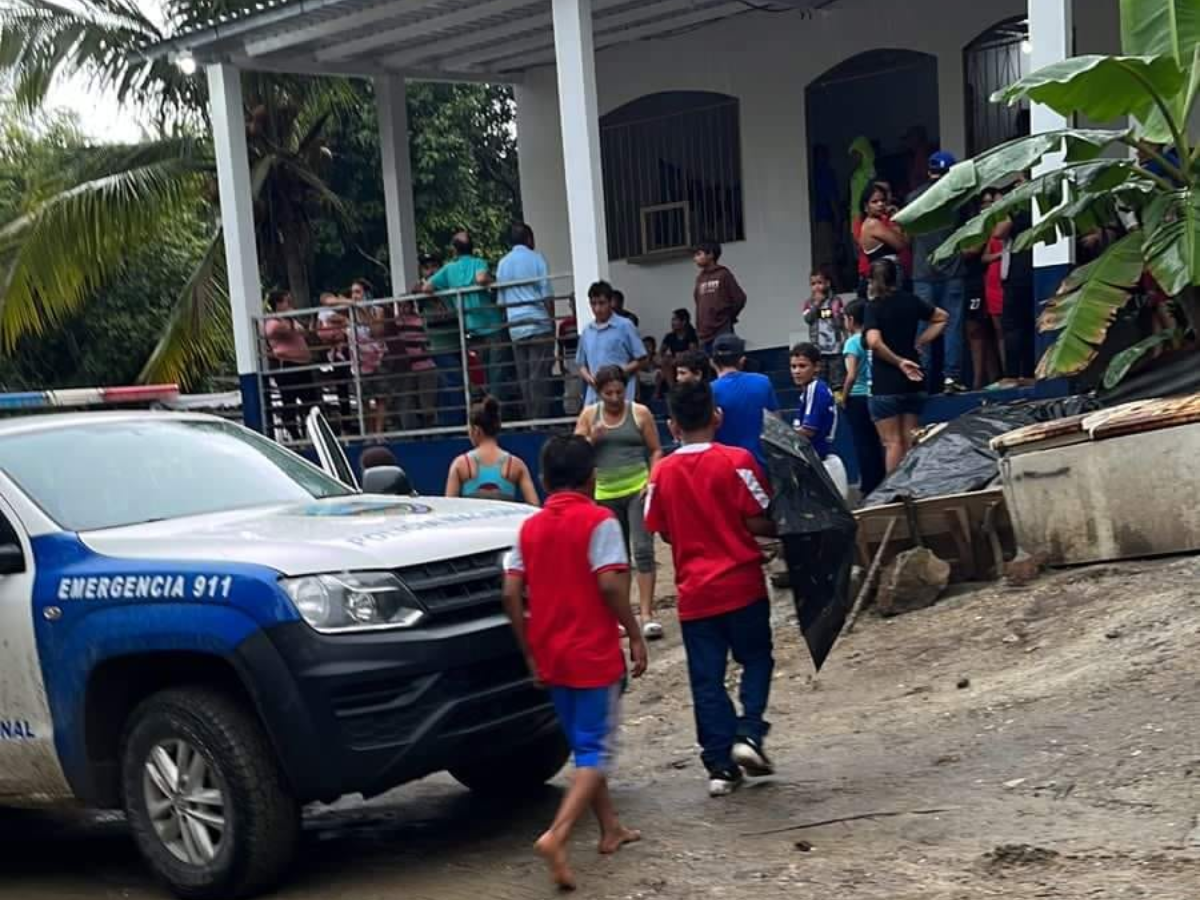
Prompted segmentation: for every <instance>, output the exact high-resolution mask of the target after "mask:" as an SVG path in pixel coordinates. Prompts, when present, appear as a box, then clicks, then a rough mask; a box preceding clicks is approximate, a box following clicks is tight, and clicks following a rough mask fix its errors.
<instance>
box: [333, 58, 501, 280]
mask: <svg viewBox="0 0 1200 900" xmlns="http://www.w3.org/2000/svg"><path fill="white" fill-rule="evenodd" d="M353 86H354V88H355V90H356V91H358V92H359V94H360V101H359V104H358V108H357V111H356V114H355V115H353V116H341V117H339V119H338V121H337V122H336V123H335V124H334V125H333V126H332V129H331V133H330V136H329V146H330V148H331V150H332V152H333V166H332V168H331V171H330V172H329V185H330V187H331V188H332V189H333V190H334V191H336V192H337V194H338V195H339V196H340V197H342V198H343V200H344V202H345V205H346V207H347V209H348V211H349V214H350V217H351V221H352V223H353V226H354V228H353V232H352V233H351V234H350V235H349V236H347V235H345V234H341V233H339V232H338V231H337V229H336V228H334V227H333V225H332V223H328V222H325V223H317V225H316V232H315V233H316V237H317V242H316V248H315V251H316V252H315V265H314V271H315V275H314V284H315V285H316V286H317V287H318V289H320V290H344V289H345V288H346V286H347V285H349V283H350V281H351V280H352V279H353V278H356V277H359V276H363V275H365V276H366V277H367V278H369V279H370V280H371V281H372V282H374V284H375V285H376V288H377V292H378V291H382V290H385V289H386V287H387V285H388V282H389V280H390V279H389V272H390V270H389V268H388V245H387V222H386V219H385V213H384V206H383V177H382V172H381V169H380V146H379V123H378V120H377V118H376V107H375V98H374V94H373V92H372V90H371V87H370V85H369V84H367V83H365V82H354V83H353ZM515 117H516V109H515V105H514V101H513V96H512V90H511V89H510V88H508V87H506V86H502V85H478V84H443V83H432V82H416V83H412V84H409V85H408V118H409V134H410V144H409V152H410V155H411V158H412V163H413V207H414V211H415V213H416V221H417V247H418V249H420V250H421V251H423V252H434V251H437V252H441V253H442V254H443V255H445V254H446V253H447V251H448V248H449V244H450V238H451V236H452V235H453V234H454V232H455V231H457V230H458V229H459V228H463V227H466V228H469V229H470V230H471V233H472V235H473V237H474V240H475V246H476V248H477V249H478V250H479V252H480V253H482V254H483V255H484V256H485V257H486V258H488V259H490V260H492V261H493V262H494V261H495V260H497V259H498V258H499V257H500V256H502V255H503V254H504V253H505V252H507V250H508V247H507V244H506V240H507V233H508V227H509V225H510V224H511V222H512V220H513V219H514V218H520V215H521V209H520V199H521V198H520V187H519V177H518V172H517V142H516V131H515V129H514V127H513V124H514V121H515ZM416 274H417V273H416V272H413V273H412V278H413V279H415V278H416ZM409 286H410V285H408V284H403V285H393V286H392V291H393V292H400V291H404V290H407V288H408V287H409Z"/></svg>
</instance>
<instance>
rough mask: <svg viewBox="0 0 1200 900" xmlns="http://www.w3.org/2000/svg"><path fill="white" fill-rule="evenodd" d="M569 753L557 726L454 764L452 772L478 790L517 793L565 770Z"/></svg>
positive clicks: (492, 793)
mask: <svg viewBox="0 0 1200 900" xmlns="http://www.w3.org/2000/svg"><path fill="white" fill-rule="evenodd" d="M570 756H571V748H570V747H569V746H568V745H567V739H566V737H564V736H563V733H562V732H561V731H560V730H559V729H557V728H555V729H554V730H553V731H551V732H550V733H548V734H546V735H544V736H542V737H540V738H538V739H537V740H535V741H532V742H529V743H525V744H520V745H518V746H516V747H512V748H510V749H509V750H507V751H505V752H504V753H501V754H498V755H493V756H487V757H484V758H483V759H474V760H471V761H470V762H468V763H464V764H462V765H457V766H454V767H452V768H451V769H450V774H451V775H452V776H453V777H454V779H455V780H456V781H458V782H459V783H460V784H462V785H463V786H464V787H468V788H470V789H471V790H472V791H474V792H475V793H476V794H481V795H484V796H501V797H507V796H514V795H519V794H523V793H526V792H528V791H530V790H534V789H536V788H539V787H541V786H542V785H543V784H545V783H546V782H547V781H549V780H550V779H551V778H553V777H554V776H555V775H557V774H558V773H559V772H560V771H562V767H563V766H565V765H566V764H567V759H568V758H569V757H570Z"/></svg>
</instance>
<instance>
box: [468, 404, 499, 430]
mask: <svg viewBox="0 0 1200 900" xmlns="http://www.w3.org/2000/svg"><path fill="white" fill-rule="evenodd" d="M471 427H472V428H478V429H479V430H480V431H481V432H483V433H484V434H485V435H486V436H487V437H490V438H494V437H498V436H499V435H500V401H499V400H497V399H496V398H495V397H491V396H488V397H484V398H483V399H482V400H481V401H479V402H478V403H476V404H475V405H474V406H472V407H471Z"/></svg>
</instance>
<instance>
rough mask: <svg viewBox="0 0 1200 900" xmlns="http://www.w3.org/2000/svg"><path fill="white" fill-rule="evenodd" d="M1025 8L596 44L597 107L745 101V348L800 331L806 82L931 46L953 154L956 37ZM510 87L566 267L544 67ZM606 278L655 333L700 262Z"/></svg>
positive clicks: (526, 184)
mask: <svg viewBox="0 0 1200 900" xmlns="http://www.w3.org/2000/svg"><path fill="white" fill-rule="evenodd" d="M1031 2H1045V0H1031ZM1075 3H1076V6H1077V12H1076V31H1077V37H1078V50H1079V52H1081V53H1086V52H1111V51H1113V50H1115V49H1116V47H1117V45H1118V43H1119V39H1118V33H1119V29H1118V24H1117V0H1075ZM1025 10H1026V3H1025V0H992V2H989V3H975V2H963V0H905V2H902V3H897V2H895V0H843V2H842V3H839V4H838V5H836V6H835V7H833V8H832V9H831V10H830V11H829V12H828V13H827V14H821V13H818V14H816V15H815V16H813V17H811V18H810V17H809V16H807V15H805V14H801V13H799V12H796V13H787V14H768V13H755V14H747V15H744V16H739V17H737V18H735V19H732V20H727V21H725V22H722V23H718V24H716V25H712V26H709V27H706V28H703V29H700V30H698V31H695V32H692V33H690V34H686V35H682V36H679V37H676V38H672V39H669V40H663V41H655V42H638V43H633V44H628V45H624V46H618V47H613V48H611V49H608V50H603V51H601V52H600V53H599V54H598V56H597V82H598V91H599V105H600V114H601V115H604V114H605V113H607V112H609V111H611V110H613V109H615V108H617V107H619V106H622V105H623V104H625V103H628V102H629V101H631V100H635V99H637V98H638V97H642V96H644V95H646V94H651V93H656V92H659V91H673V90H680V91H683V90H699V91H717V92H720V93H724V94H729V95H731V96H733V97H737V98H738V99H739V100H740V103H741V128H742V134H741V148H742V183H743V197H744V202H743V211H744V216H745V225H746V239H745V240H744V241H739V242H736V243H731V244H728V245H727V246H726V248H725V256H724V258H723V260H722V261H723V262H724V263H726V264H728V265H729V267H730V268H731V269H733V270H734V272H735V273H736V274H737V277H738V279H739V280H740V281H741V283H742V285H743V287H744V288H745V289H746V292H747V294H748V295H749V303H748V306H747V310H746V313H745V314H744V315H743V318H742V322H741V323H740V326H739V331H740V333H741V334H742V335H743V336H744V337H745V338H746V339H747V341H748V342H749V344H750V346H751V347H752V348H754V347H774V346H781V345H783V344H785V343H786V342H787V340H788V336H789V334H790V333H791V332H793V331H796V330H798V327H797V323H798V320H799V304H800V303H801V301H802V299H803V297H804V296H806V294H807V288H808V273H809V270H810V269H811V260H810V249H809V248H810V246H811V240H810V234H809V231H810V227H809V217H808V202H809V198H808V193H809V192H808V174H807V155H808V148H807V136H806V133H805V111H804V92H805V88H806V87H807V86H808V84H809V83H810V82H812V81H813V80H814V79H816V78H818V77H820V76H821V75H822V74H823V73H825V72H826V71H827V70H828V69H830V68H832V67H833V66H835V65H837V64H838V63H840V62H842V61H844V60H846V59H848V58H849V57H851V56H854V55H856V54H859V53H863V52H866V51H869V50H875V49H881V48H906V49H911V50H918V51H922V52H926V53H930V54H932V55H934V56H936V58H937V61H938V80H939V87H940V90H939V113H940V120H941V121H940V129H939V130H940V136H941V139H942V145H943V147H945V148H946V149H948V150H951V151H952V152H954V153H955V154H958V155H961V154H962V153H963V150H964V145H965V140H966V138H965V124H964V119H965V112H964V97H963V83H962V82H963V72H962V52H963V47H964V46H965V45H966V44H968V43H969V42H970V41H972V40H973V39H974V38H975V37H977V36H978V35H979V34H981V33H982V32H983V31H985V30H986V29H987V28H989V27H991V26H992V25H994V24H996V23H997V22H1000V21H1002V20H1004V19H1007V18H1010V17H1012V16H1017V15H1021V14H1023V13H1024V12H1025ZM517 100H518V119H517V128H518V138H519V141H520V151H521V154H520V169H521V189H522V200H523V204H524V208H525V217H526V219H527V220H528V222H529V223H530V224H531V225H532V226H533V228H534V230H535V232H536V233H537V240H538V247H539V249H540V250H541V251H542V252H543V253H544V254H545V255H546V258H547V259H548V260H549V262H550V267H551V269H552V270H554V271H556V272H559V271H567V270H569V268H570V246H569V236H568V231H567V215H566V194H565V190H564V185H563V161H562V143H561V138H560V136H559V132H558V127H559V122H558V102H557V95H556V88H555V75H554V71H553V69H551V68H544V69H538V70H534V71H531V72H529V73H528V74H527V76H526V78H525V80H524V82H523V83H522V84H521V86H520V87H519V89H518V94H517ZM879 102H881V103H887V102H894V103H900V104H902V103H904V97H903V96H896V97H880V98H879ZM833 149H834V152H837V148H833ZM611 277H612V282H613V284H615V285H616V286H618V287H620V288H621V289H622V290H624V291H625V293H626V295H627V296H628V300H629V306H630V308H631V309H633V310H634V311H635V312H637V313H638V315H639V316H640V317H641V321H642V331H643V333H645V334H653V335H661V334H663V333H664V332H665V331H666V330H667V328H668V324H669V318H670V312H671V310H672V309H674V308H676V307H679V306H686V307H691V305H692V300H691V296H692V295H691V291H692V284H693V282H694V280H695V267H694V266H693V265H692V263H691V261H690V260H688V259H680V260H675V261H670V262H660V263H655V264H650V265H631V264H629V263H625V262H621V261H614V262H613V263H612V274H611Z"/></svg>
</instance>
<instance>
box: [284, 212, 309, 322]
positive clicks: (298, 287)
mask: <svg viewBox="0 0 1200 900" xmlns="http://www.w3.org/2000/svg"><path fill="white" fill-rule="evenodd" d="M284 241H285V244H284V247H283V258H284V261H285V262H286V264H287V280H288V290H289V291H291V292H292V301H293V302H294V303H295V304H296V307H297V308H298V309H300V308H306V307H309V306H312V288H311V287H310V286H309V283H308V260H307V258H306V256H307V254H306V253H305V251H304V247H303V246H302V245H301V244H299V243H297V242H295V241H292V240H290V239H289V238H288V237H287V232H286V231H285V232H284Z"/></svg>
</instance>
